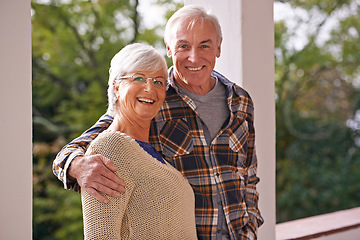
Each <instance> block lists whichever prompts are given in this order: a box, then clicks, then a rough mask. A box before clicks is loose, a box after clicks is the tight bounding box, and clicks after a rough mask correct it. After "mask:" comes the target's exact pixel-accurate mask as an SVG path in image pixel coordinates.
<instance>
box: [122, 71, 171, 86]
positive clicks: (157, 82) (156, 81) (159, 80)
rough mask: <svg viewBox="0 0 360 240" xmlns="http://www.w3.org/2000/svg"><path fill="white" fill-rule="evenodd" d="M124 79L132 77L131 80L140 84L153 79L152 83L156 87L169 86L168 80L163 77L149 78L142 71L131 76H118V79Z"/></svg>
mask: <svg viewBox="0 0 360 240" xmlns="http://www.w3.org/2000/svg"><path fill="white" fill-rule="evenodd" d="M122 79H130V81H131V82H133V83H136V84H139V85H144V84H145V83H148V81H149V80H152V82H151V83H152V84H153V85H154V87H157V88H163V89H165V88H166V87H167V81H166V80H165V79H164V78H163V77H156V78H148V77H146V76H145V75H144V74H141V73H134V74H132V75H130V76H122V77H118V78H116V80H122Z"/></svg>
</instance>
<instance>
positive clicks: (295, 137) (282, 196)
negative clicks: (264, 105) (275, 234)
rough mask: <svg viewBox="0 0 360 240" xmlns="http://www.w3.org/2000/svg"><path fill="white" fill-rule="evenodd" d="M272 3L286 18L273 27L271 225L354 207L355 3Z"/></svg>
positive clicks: (359, 188)
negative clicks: (285, 9) (273, 191)
mask: <svg viewBox="0 0 360 240" xmlns="http://www.w3.org/2000/svg"><path fill="white" fill-rule="evenodd" d="M276 4H284V5H287V6H289V7H290V9H291V11H290V12H292V13H293V15H292V19H291V21H285V20H282V21H277V22H275V64H276V66H275V84H276V85H275V86H276V119H277V120H276V132H277V133H276V142H277V146H276V152H277V155H276V163H277V167H276V169H277V172H276V175H277V180H276V187H277V189H276V191H277V204H276V208H277V210H276V212H277V221H278V222H283V221H288V220H293V219H297V218H303V217H308V216H312V215H318V214H323V213H328V212H332V211H337V210H341V209H348V208H352V207H357V206H359V205H360V185H359V184H358V183H359V181H360V174H359V172H358V169H359V167H360V151H359V147H360V144H359V140H358V139H359V127H354V126H356V124H352V126H353V127H351V126H350V124H349V123H351V122H352V123H354V122H356V121H359V120H358V119H357V120H356V118H355V115H356V112H357V111H358V109H359V108H360V91H359V90H360V89H359V87H360V65H359V62H360V41H359V34H360V17H359V16H360V8H359V1H352V0H345V1H336V0H325V1H320V0H312V1H304V0H294V1H278V2H277V3H276ZM334 23H335V24H337V25H335V27H333V30H332V31H330V32H329V33H328V34H329V37H328V38H326V36H325V34H326V31H328V30H327V29H329V27H330V26H331V25H332V24H334ZM299 36H300V37H301V38H299ZM357 126H359V123H358V125H357Z"/></svg>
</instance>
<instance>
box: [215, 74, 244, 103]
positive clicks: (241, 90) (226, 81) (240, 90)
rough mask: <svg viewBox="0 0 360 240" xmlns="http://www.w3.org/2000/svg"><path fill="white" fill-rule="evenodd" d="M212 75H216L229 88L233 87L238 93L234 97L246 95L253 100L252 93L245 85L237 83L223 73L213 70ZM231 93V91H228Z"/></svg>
mask: <svg viewBox="0 0 360 240" xmlns="http://www.w3.org/2000/svg"><path fill="white" fill-rule="evenodd" d="M211 76H213V77H216V78H217V79H218V80H219V81H220V82H221V83H222V84H224V85H225V86H226V87H227V88H229V89H231V90H232V91H234V92H235V93H236V95H235V96H234V97H245V98H249V99H250V100H251V97H250V94H249V93H248V91H246V90H245V89H244V88H243V87H241V86H239V85H237V84H236V83H235V82H232V81H231V80H229V79H228V78H227V77H225V76H224V75H222V74H221V73H219V72H217V71H215V70H213V71H212V73H211ZM228 95H229V92H228Z"/></svg>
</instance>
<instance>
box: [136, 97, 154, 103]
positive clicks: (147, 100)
mask: <svg viewBox="0 0 360 240" xmlns="http://www.w3.org/2000/svg"><path fill="white" fill-rule="evenodd" d="M138 100H139V101H140V102H146V103H154V100H151V99H148V98H138Z"/></svg>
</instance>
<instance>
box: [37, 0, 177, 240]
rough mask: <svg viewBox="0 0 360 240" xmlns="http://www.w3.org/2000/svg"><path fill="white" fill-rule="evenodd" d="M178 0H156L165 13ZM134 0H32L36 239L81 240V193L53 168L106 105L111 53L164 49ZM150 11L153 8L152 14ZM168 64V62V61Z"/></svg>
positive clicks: (159, 28)
mask: <svg viewBox="0 0 360 240" xmlns="http://www.w3.org/2000/svg"><path fill="white" fill-rule="evenodd" d="M180 2H181V1H176V0H173V1H163V0H154V1H152V2H151V4H153V5H158V6H159V8H161V9H164V12H165V15H164V16H162V14H159V13H157V18H164V21H163V22H164V23H165V22H166V18H167V17H168V16H170V14H171V13H172V12H174V11H175V10H177V9H178V8H179V7H180V5H181V3H180ZM140 6H141V2H139V0H106V1H105V0H104V1H97V0H87V1H85V0H32V1H31V8H32V9H31V10H32V64H33V66H32V72H33V76H32V79H33V81H32V87H33V91H32V93H33V103H32V107H33V165H34V168H33V169H34V172H33V176H34V177H33V183H34V184H33V213H34V214H33V238H34V239H38V240H41V239H83V229H82V212H81V201H80V195H79V194H77V193H74V192H69V191H65V190H63V187H62V185H61V184H60V182H59V181H58V180H57V179H56V178H55V176H54V175H53V174H52V172H51V165H52V161H53V160H54V158H55V154H56V153H57V152H59V151H60V149H61V147H62V146H64V145H65V144H66V143H67V142H69V141H70V140H71V139H72V138H74V137H76V136H78V135H80V134H81V132H82V131H84V130H86V129H87V128H89V127H90V126H91V125H92V124H94V123H95V122H96V120H97V119H98V118H99V117H100V116H101V114H103V113H105V111H106V109H107V93H106V90H107V80H108V69H109V64H110V60H111V58H112V57H113V56H114V55H115V53H117V52H118V51H119V50H120V49H121V48H122V47H124V46H125V45H127V44H129V43H133V42H147V43H149V44H151V45H153V46H155V47H157V48H158V49H164V54H165V46H164V43H163V28H164V26H162V25H160V24H158V25H156V24H154V25H155V26H154V27H151V28H149V27H148V26H149V24H146V22H145V21H144V15H142V14H141V12H140V11H139V7H140ZM151 14H154V13H151ZM169 63H170V61H169Z"/></svg>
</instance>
